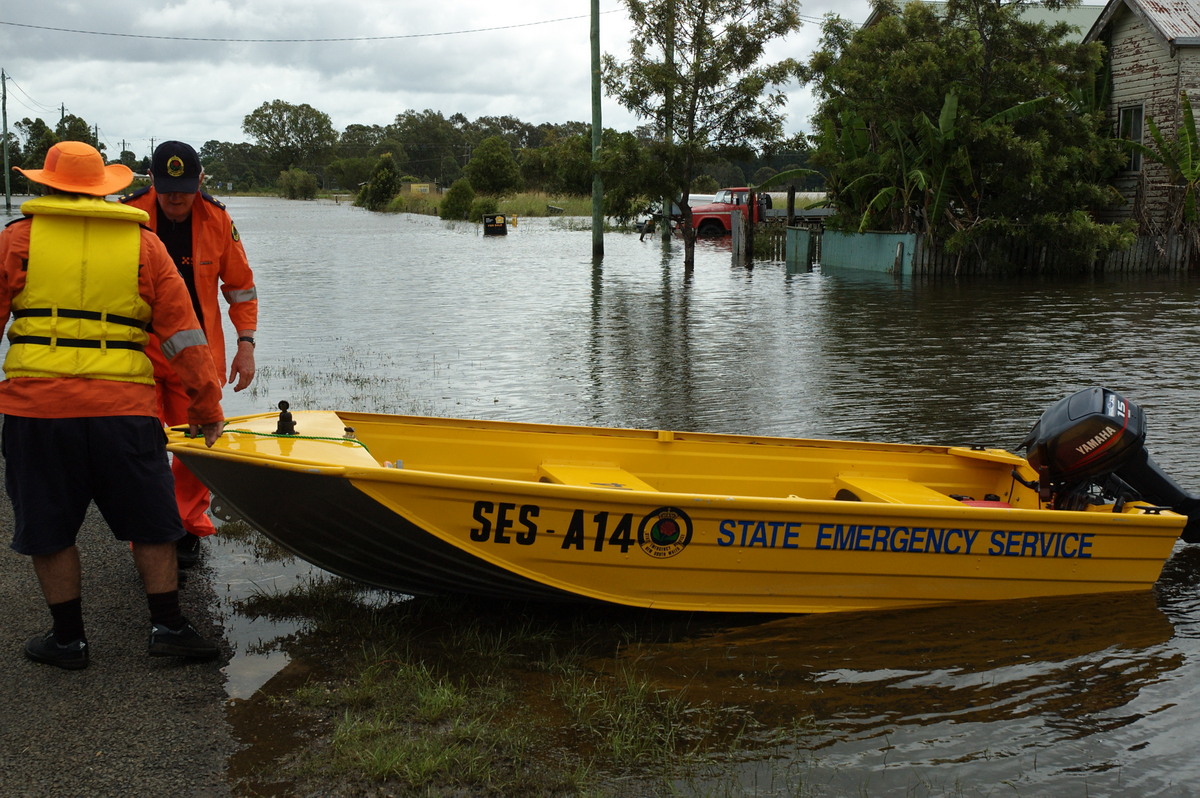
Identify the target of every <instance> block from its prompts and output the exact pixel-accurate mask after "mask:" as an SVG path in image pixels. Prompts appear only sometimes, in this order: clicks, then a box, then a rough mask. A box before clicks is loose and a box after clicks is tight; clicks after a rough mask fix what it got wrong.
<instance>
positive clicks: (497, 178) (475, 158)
mask: <svg viewBox="0 0 1200 798" xmlns="http://www.w3.org/2000/svg"><path fill="white" fill-rule="evenodd" d="M463 174H464V176H465V177H466V178H467V180H469V181H471V187H472V188H474V189H475V190H476V191H478V192H479V193H481V194H493V195H497V194H503V193H504V192H506V191H512V190H514V189H518V188H520V187H521V167H519V166H517V159H516V158H514V157H513V154H512V149H511V148H510V147H509V146H508V142H507V141H505V140H504V139H502V138H500V137H499V136H492V137H491V138H486V139H484V140H483V141H481V142H480V143H479V146H478V147H476V148H475V151H474V152H473V153H472V154H471V160H470V161H468V162H467V165H466V168H464V169H463Z"/></svg>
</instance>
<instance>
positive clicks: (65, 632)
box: [50, 598, 84, 643]
mask: <svg viewBox="0 0 1200 798" xmlns="http://www.w3.org/2000/svg"><path fill="white" fill-rule="evenodd" d="M50 617H51V618H53V619H54V639H55V640H57V641H58V642H59V643H70V642H71V641H72V640H83V639H84V635H83V601H82V599H78V598H73V599H71V600H70V601H61V602H59V603H58V604H51V605H50Z"/></svg>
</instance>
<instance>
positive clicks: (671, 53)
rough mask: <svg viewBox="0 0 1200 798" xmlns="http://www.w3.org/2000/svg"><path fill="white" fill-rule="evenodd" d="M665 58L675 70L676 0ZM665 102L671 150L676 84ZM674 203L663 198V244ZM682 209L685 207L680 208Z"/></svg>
mask: <svg viewBox="0 0 1200 798" xmlns="http://www.w3.org/2000/svg"><path fill="white" fill-rule="evenodd" d="M664 49H665V52H664V53H663V55H664V56H665V60H666V62H667V69H669V70H671V71H672V72H674V71H675V2H674V0H669V1H668V3H667V44H666V47H665V48H664ZM664 99H665V102H664V103H663V141H665V142H666V144H667V148H668V151H669V150H670V146H671V141H672V139H673V138H674V131H675V89H674V84H673V83H672V84H670V85H669V86H668V88H667V96H666V97H665V98H664ZM673 204H674V198H673V197H663V199H662V242H663V245H664V246H666V245H667V244H670V243H671V206H672V205H673ZM680 210H681V211H682V210H683V209H682V208H680Z"/></svg>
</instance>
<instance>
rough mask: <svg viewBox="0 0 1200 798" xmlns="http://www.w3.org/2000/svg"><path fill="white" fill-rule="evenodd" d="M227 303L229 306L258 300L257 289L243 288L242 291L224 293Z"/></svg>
mask: <svg viewBox="0 0 1200 798" xmlns="http://www.w3.org/2000/svg"><path fill="white" fill-rule="evenodd" d="M222 294H223V295H224V297H225V301H226V302H228V303H229V304H231V305H232V304H234V303H235V302H249V301H250V300H251V299H258V290H257V289H255V288H243V289H242V290H240V291H223V292H222Z"/></svg>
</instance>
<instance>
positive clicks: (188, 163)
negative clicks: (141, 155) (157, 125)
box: [150, 141, 204, 194]
mask: <svg viewBox="0 0 1200 798" xmlns="http://www.w3.org/2000/svg"><path fill="white" fill-rule="evenodd" d="M150 174H151V175H153V177H154V189H155V191H157V192H159V193H160V194H168V193H172V192H179V193H181V194H193V193H195V192H197V191H199V190H200V176H201V175H202V174H204V169H203V168H202V167H201V166H200V156H198V155H196V151H195V150H193V149H192V147H191V145H189V144H184V143H183V142H182V141H164V142H163V143H162V144H159V145H158V147H157V148H156V149H155V150H154V158H153V159H152V160H151V162H150Z"/></svg>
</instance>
